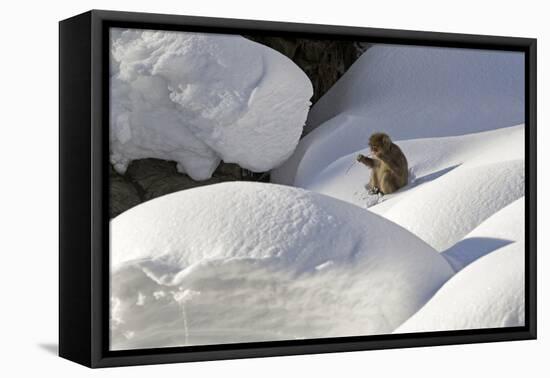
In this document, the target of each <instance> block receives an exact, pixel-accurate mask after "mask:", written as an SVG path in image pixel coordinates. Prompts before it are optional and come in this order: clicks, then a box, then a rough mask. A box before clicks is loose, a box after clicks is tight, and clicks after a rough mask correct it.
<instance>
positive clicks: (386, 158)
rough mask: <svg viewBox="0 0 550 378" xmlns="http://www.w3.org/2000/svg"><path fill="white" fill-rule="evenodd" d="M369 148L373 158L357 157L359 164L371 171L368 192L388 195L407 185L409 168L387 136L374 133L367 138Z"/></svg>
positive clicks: (403, 157)
mask: <svg viewBox="0 0 550 378" xmlns="http://www.w3.org/2000/svg"><path fill="white" fill-rule="evenodd" d="M369 147H370V149H371V152H372V154H373V156H374V158H369V157H366V156H364V155H361V154H359V155H358V156H357V160H358V161H359V162H361V163H363V164H365V165H366V166H367V167H370V168H371V169H372V174H371V178H370V181H369V184H368V186H369V190H371V191H374V192H377V191H379V192H381V193H382V194H390V193H393V192H395V191H396V190H398V189H399V188H402V187H403V186H405V185H407V182H408V180H409V167H408V163H407V158H406V157H405V155H404V154H403V152H402V151H401V149H400V148H399V146H397V145H396V144H395V143H393V142H392V140H391V139H390V137H389V136H388V135H387V134H384V133H375V134H372V135H371V137H370V138H369Z"/></svg>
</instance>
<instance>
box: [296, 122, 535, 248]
mask: <svg viewBox="0 0 550 378" xmlns="http://www.w3.org/2000/svg"><path fill="white" fill-rule="evenodd" d="M524 129H525V128H524V126H523V125H518V126H514V127H508V128H502V129H497V130H493V131H486V132H480V133H475V134H468V135H461V136H455V137H445V138H425V139H412V140H405V141H402V142H401V141H397V142H396V143H398V144H399V146H400V147H401V148H402V150H403V152H404V153H405V155H406V156H407V159H408V161H409V167H410V170H411V172H412V176H413V177H412V178H411V180H410V181H411V182H410V184H409V185H407V186H406V187H404V188H402V189H401V190H400V191H399V192H397V193H395V194H392V195H388V196H384V197H382V198H378V197H377V196H376V197H375V198H372V196H368V195H366V190H365V185H366V184H367V182H368V180H369V177H370V169H368V168H367V167H365V166H363V165H361V164H359V163H355V157H356V155H357V154H358V153H363V154H368V153H369V150H368V148H363V149H361V150H359V151H355V152H353V153H352V154H349V155H345V156H343V157H340V158H338V159H337V160H336V161H334V162H332V163H329V164H328V165H327V166H326V167H323V166H322V165H323V164H324V162H322V161H317V162H313V161H312V162H311V163H310V164H304V167H303V169H302V170H301V171H299V173H300V174H299V175H298V176H297V177H296V184H297V185H300V186H302V187H304V188H306V189H309V190H312V191H316V192H319V193H323V194H326V195H329V196H331V197H335V198H338V199H341V200H344V201H346V202H350V203H353V204H355V205H358V206H361V207H369V210H371V211H373V212H375V213H377V214H380V215H382V216H384V217H385V218H387V219H389V220H391V221H393V222H395V223H397V224H399V225H401V226H402V227H405V228H406V229H408V230H409V231H411V232H413V233H414V234H416V235H417V236H419V237H420V238H421V239H423V240H424V241H426V242H427V243H428V244H430V245H431V246H432V247H434V248H435V249H437V250H439V251H444V250H446V249H447V248H449V247H451V246H452V245H454V244H455V243H456V242H458V241H459V240H461V239H462V238H463V237H464V236H466V234H468V232H470V231H471V230H473V229H474V228H475V227H476V226H477V225H479V223H481V222H482V221H483V220H485V219H487V218H488V217H489V216H491V215H492V214H493V213H495V212H496V211H498V210H500V209H502V208H503V207H505V206H506V205H508V204H510V203H511V202H513V201H515V200H517V199H518V198H520V197H522V196H523V195H524V192H525V161H524V157H525V146H524ZM304 163H306V162H305V161H304ZM315 172H316V173H315ZM379 201H383V202H379Z"/></svg>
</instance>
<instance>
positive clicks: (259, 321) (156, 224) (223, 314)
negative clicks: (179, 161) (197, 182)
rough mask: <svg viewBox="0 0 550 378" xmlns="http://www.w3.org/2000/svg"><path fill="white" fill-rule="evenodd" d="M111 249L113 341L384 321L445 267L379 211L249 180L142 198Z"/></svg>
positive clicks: (177, 340)
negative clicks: (372, 211) (153, 197)
mask: <svg viewBox="0 0 550 378" xmlns="http://www.w3.org/2000/svg"><path fill="white" fill-rule="evenodd" d="M110 250H111V263H112V265H111V301H112V302H113V303H116V306H112V322H111V348H112V349H126V348H144V347H159V346H170V345H191V344H193V345H194V344H217V343H228V342H245V341H267V340H280V339H295V338H297V339H301V338H315V337H331V336H346V335H363V334H377V333H390V332H391V331H392V330H393V329H395V328H396V327H397V326H398V325H399V324H401V323H402V322H403V321H405V320H406V319H407V318H408V317H409V316H410V315H412V314H413V313H414V312H416V311H417V310H418V309H419V308H420V307H421V306H422V305H423V304H424V303H425V302H426V301H427V300H428V299H429V298H430V297H431V296H432V295H433V294H434V293H435V292H436V290H437V289H438V288H439V287H440V286H441V285H442V284H443V283H444V282H445V281H447V280H448V279H449V278H450V277H451V275H452V274H453V270H452V268H451V266H450V265H449V264H448V262H447V261H446V259H445V258H444V257H443V256H441V255H440V254H438V253H437V252H436V251H435V250H433V249H432V248H431V247H429V246H428V245H427V244H426V243H424V242H423V241H421V240H420V239H418V238H417V237H415V236H414V235H412V234H411V233H409V232H408V231H406V230H404V229H403V228H401V227H399V226H397V225H395V224H393V223H391V222H389V221H387V220H385V219H384V218H382V217H380V216H378V215H376V214H373V213H371V212H367V211H365V210H363V209H361V208H359V207H357V206H354V205H351V204H347V203H345V202H342V201H339V200H336V199H333V198H330V197H327V196H324V195H321V194H317V193H314V192H309V191H305V190H302V189H297V188H290V187H285V186H278V185H273V184H259V183H246V182H238V183H224V184H217V185H211V186H206V187H200V188H195V189H190V190H185V191H181V192H178V193H174V194H170V195H167V196H163V197H160V198H157V199H155V200H152V201H149V202H146V203H144V204H141V205H139V206H137V207H135V208H133V209H131V210H129V211H127V212H125V213H123V214H121V215H119V216H118V217H116V218H115V219H113V220H112V221H111V249H110ZM159 293H165V294H162V295H161V294H159ZM136 306H139V308H138V307H136ZM129 334H131V335H132V337H130V338H129V337H127V335H129Z"/></svg>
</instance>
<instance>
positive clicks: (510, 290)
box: [394, 198, 525, 333]
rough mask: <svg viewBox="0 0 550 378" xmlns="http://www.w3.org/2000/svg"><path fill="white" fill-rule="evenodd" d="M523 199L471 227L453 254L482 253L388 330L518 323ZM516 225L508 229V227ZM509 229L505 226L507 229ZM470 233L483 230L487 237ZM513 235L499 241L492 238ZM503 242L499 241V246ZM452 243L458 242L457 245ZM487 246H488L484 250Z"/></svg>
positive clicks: (521, 310)
mask: <svg viewBox="0 0 550 378" xmlns="http://www.w3.org/2000/svg"><path fill="white" fill-rule="evenodd" d="M524 214H525V206H524V199H523V198H522V199H520V200H518V201H516V202H514V203H513V204H511V205H510V206H508V207H507V208H506V209H504V210H501V211H500V212H498V213H497V214H495V215H494V216H493V217H492V218H491V219H490V220H488V221H487V222H485V223H484V224H483V225H481V226H480V227H479V229H477V230H476V232H473V233H472V234H471V235H469V237H468V238H467V239H465V241H467V240H470V241H471V243H469V246H468V248H467V249H463V248H461V247H459V248H457V249H456V250H455V251H454V252H453V255H454V257H458V258H461V259H463V258H466V259H467V260H470V258H471V256H472V254H480V255H484V256H483V257H480V258H479V259H477V260H475V261H474V262H472V263H471V264H470V265H468V266H466V267H465V268H464V269H462V270H461V271H460V272H458V273H457V274H456V275H455V276H453V278H451V279H450V280H449V281H448V282H447V283H445V285H443V287H442V288H441V289H440V290H439V291H438V292H437V293H436V294H435V295H434V297H433V298H432V299H431V300H430V301H428V303H426V305H425V306H424V307H422V309H420V311H418V312H417V313H416V314H415V315H413V316H412V317H411V318H410V319H409V320H407V321H406V322H405V323H404V324H403V325H401V326H400V327H399V328H397V329H396V330H395V332H394V333H408V332H427V331H447V330H462V329H477V328H497V327H519V326H523V325H524V324H525V278H524V275H525V238H524V234H525V227H524V225H522V222H523V221H522V220H523V218H524ZM514 227H515V228H516V230H513V228H514ZM508 231H509V232H508ZM474 235H483V237H484V238H487V237H488V236H490V238H488V240H491V242H492V244H491V243H488V242H487V241H483V240H482V239H477V240H475V238H474ZM495 236H497V237H503V238H506V239H509V238H512V239H514V240H513V241H509V242H511V244H504V245H503V244H500V245H499V243H498V241H499V240H501V241H502V239H498V238H494V237H495ZM502 245H503V246H502ZM457 247H458V246H457ZM487 249H494V250H492V251H487Z"/></svg>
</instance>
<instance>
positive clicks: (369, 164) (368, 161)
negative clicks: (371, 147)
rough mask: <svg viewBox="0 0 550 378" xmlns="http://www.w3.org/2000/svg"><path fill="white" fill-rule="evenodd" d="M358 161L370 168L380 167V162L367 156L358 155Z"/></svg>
mask: <svg viewBox="0 0 550 378" xmlns="http://www.w3.org/2000/svg"><path fill="white" fill-rule="evenodd" d="M357 161H358V162H360V163H363V164H365V165H366V166H367V167H369V168H374V167H376V166H377V165H378V163H379V162H378V161H377V160H375V159H372V158H370V157H366V156H365V155H361V154H359V155H357Z"/></svg>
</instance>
